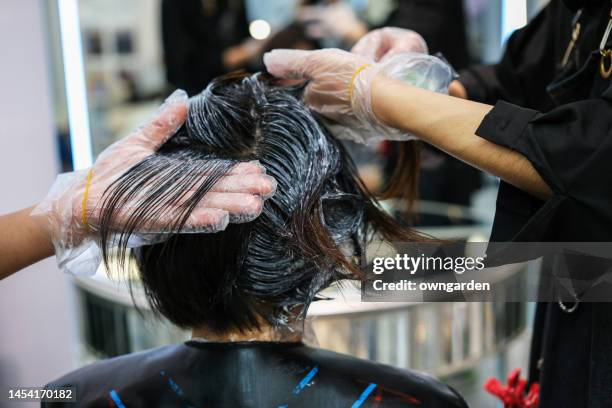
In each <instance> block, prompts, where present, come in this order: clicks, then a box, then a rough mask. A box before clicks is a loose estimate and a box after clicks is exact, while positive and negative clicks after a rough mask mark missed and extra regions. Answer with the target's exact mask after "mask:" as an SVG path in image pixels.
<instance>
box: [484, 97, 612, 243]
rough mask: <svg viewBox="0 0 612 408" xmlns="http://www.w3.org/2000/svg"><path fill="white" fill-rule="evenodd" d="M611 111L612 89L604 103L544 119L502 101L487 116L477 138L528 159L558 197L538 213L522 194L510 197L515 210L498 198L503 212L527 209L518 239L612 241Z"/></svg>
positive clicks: (574, 106)
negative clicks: (524, 199) (523, 200)
mask: <svg viewBox="0 0 612 408" xmlns="http://www.w3.org/2000/svg"><path fill="white" fill-rule="evenodd" d="M611 112H612V86H610V87H609V88H608V89H607V91H606V92H605V93H604V94H603V97H602V98H598V99H589V100H584V101H579V102H574V103H570V104H567V105H563V106H560V107H558V108H556V109H554V110H552V111H550V112H548V113H545V114H542V113H539V112H536V111H533V110H531V109H526V108H521V107H518V106H515V105H512V104H509V103H506V102H498V103H497V105H495V107H494V108H493V110H491V112H489V114H488V115H487V116H486V117H485V119H484V120H483V122H482V123H481V125H480V127H479V128H478V130H477V132H476V133H477V135H478V136H480V137H483V138H485V139H487V140H489V141H491V142H493V143H496V144H499V145H502V146H506V147H508V148H510V149H512V150H515V151H517V152H519V153H521V154H523V155H524V156H525V157H527V158H528V159H529V161H530V162H531V163H532V164H533V166H534V167H535V169H536V170H537V171H538V173H539V174H540V176H541V177H542V178H543V179H544V181H545V182H546V183H547V184H548V185H549V186H550V188H551V189H552V190H553V193H554V196H553V197H552V198H551V199H550V200H548V201H547V202H546V203H543V204H542V205H541V207H540V208H537V211H533V210H536V208H535V207H534V206H532V205H530V204H522V203H521V200H520V196H519V195H517V194H507V196H508V197H513V199H514V202H511V203H510V205H508V203H504V202H502V201H503V197H502V196H501V195H500V197H498V210H499V206H500V205H501V206H505V208H504V209H505V210H509V211H510V212H514V213H515V214H516V208H512V207H514V206H519V207H521V206H523V207H524V208H523V210H524V211H523V213H524V214H523V215H527V217H524V222H522V223H521V222H519V223H518V224H517V225H516V230H515V231H514V233H515V236H514V238H515V239H516V240H522V241H528V240H531V241H559V240H561V241H567V242H573V241H601V240H610V236H611V235H612V205H611V204H612V180H611V179H612V114H611ZM504 193H507V191H505V192H501V193H500V194H504ZM530 210H531V214H530ZM502 216H503V215H502ZM514 221H515V222H516V221H518V219H515V220H514ZM497 222H498V219H496V223H497ZM494 229H495V227H494ZM506 238H508V237H506Z"/></svg>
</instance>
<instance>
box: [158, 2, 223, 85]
mask: <svg viewBox="0 0 612 408" xmlns="http://www.w3.org/2000/svg"><path fill="white" fill-rule="evenodd" d="M161 23H162V42H163V49H164V64H165V66H166V77H167V80H168V83H170V84H171V85H172V86H173V87H176V88H182V89H184V90H186V91H187V93H188V94H190V95H193V94H196V93H199V92H200V91H201V90H202V88H203V87H204V86H206V84H207V83H208V81H209V80H210V79H212V78H213V77H215V76H216V75H219V74H220V73H221V72H222V71H223V61H222V51H223V50H222V48H220V46H219V44H218V39H217V38H216V37H215V27H214V26H213V25H212V24H211V21H210V19H205V18H204V16H203V11H202V4H201V2H200V1H199V0H181V1H175V0H163V1H162V5H161Z"/></svg>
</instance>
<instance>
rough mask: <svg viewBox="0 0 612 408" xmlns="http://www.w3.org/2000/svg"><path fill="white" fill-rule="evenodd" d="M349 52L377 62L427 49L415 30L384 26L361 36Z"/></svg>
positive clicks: (425, 52) (422, 51)
mask: <svg viewBox="0 0 612 408" xmlns="http://www.w3.org/2000/svg"><path fill="white" fill-rule="evenodd" d="M351 52H353V53H355V54H359V55H361V56H363V57H366V58H370V59H372V60H374V61H376V62H378V61H385V60H387V59H389V58H391V57H393V56H394V55H398V54H402V53H406V52H416V53H423V54H427V53H428V50H427V43H426V42H425V40H424V39H423V37H421V35H419V34H418V33H416V32H415V31H412V30H406V29H404V28H396V27H385V28H380V29H378V30H373V31H370V32H369V33H368V34H366V35H364V36H363V37H361V39H360V40H359V41H358V42H357V44H355V46H354V47H353V49H352V50H351Z"/></svg>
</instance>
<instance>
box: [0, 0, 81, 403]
mask: <svg viewBox="0 0 612 408" xmlns="http://www.w3.org/2000/svg"><path fill="white" fill-rule="evenodd" d="M43 1H47V0H2V1H0V61H1V63H0V90H1V92H2V93H1V97H0V213H7V212H10V211H14V210H17V209H20V208H23V207H26V206H30V205H32V204H33V203H35V202H36V201H37V200H40V199H41V198H42V197H43V196H44V195H45V193H46V191H47V189H48V188H49V187H50V185H51V183H52V182H53V180H54V178H55V175H56V173H57V169H58V159H57V154H56V148H55V142H54V130H53V116H52V106H51V96H50V93H49V90H50V89H51V87H50V84H49V78H50V75H49V71H50V70H49V65H48V61H47V55H46V52H47V50H46V43H45V41H46V36H47V34H46V32H45V26H44V14H43V13H44V8H43V3H42V2H43ZM1 233H2V231H0V234H1ZM71 289H72V288H71V285H70V282H69V280H68V278H67V277H66V276H64V275H62V274H60V273H59V272H58V270H57V268H56V267H55V263H54V260H53V259H47V260H45V261H43V262H40V263H38V264H36V265H34V266H32V267H30V268H27V269H25V270H23V271H21V272H19V273H18V274H16V275H14V276H12V277H9V278H7V279H5V280H3V281H0V389H2V386H3V385H13V386H40V385H44V383H45V382H47V381H49V380H52V379H54V378H56V377H58V376H60V375H61V374H63V373H65V372H67V371H70V370H71V369H73V367H74V359H75V356H74V355H75V350H76V344H77V343H76V330H75V312H74V308H73V307H71V302H72V290H71ZM2 404H3V403H2V402H0V406H4V405H2ZM18 406H20V407H25V406H26V405H25V404H20V405H18Z"/></svg>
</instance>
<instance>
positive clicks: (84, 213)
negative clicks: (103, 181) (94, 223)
mask: <svg viewBox="0 0 612 408" xmlns="http://www.w3.org/2000/svg"><path fill="white" fill-rule="evenodd" d="M92 177H93V168H92V169H89V171H88V172H87V179H86V180H85V192H84V193H83V203H82V204H81V210H82V213H81V221H82V222H83V225H85V228H86V229H89V225H88V224H87V198H89V187H90V186H91V178H92Z"/></svg>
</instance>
